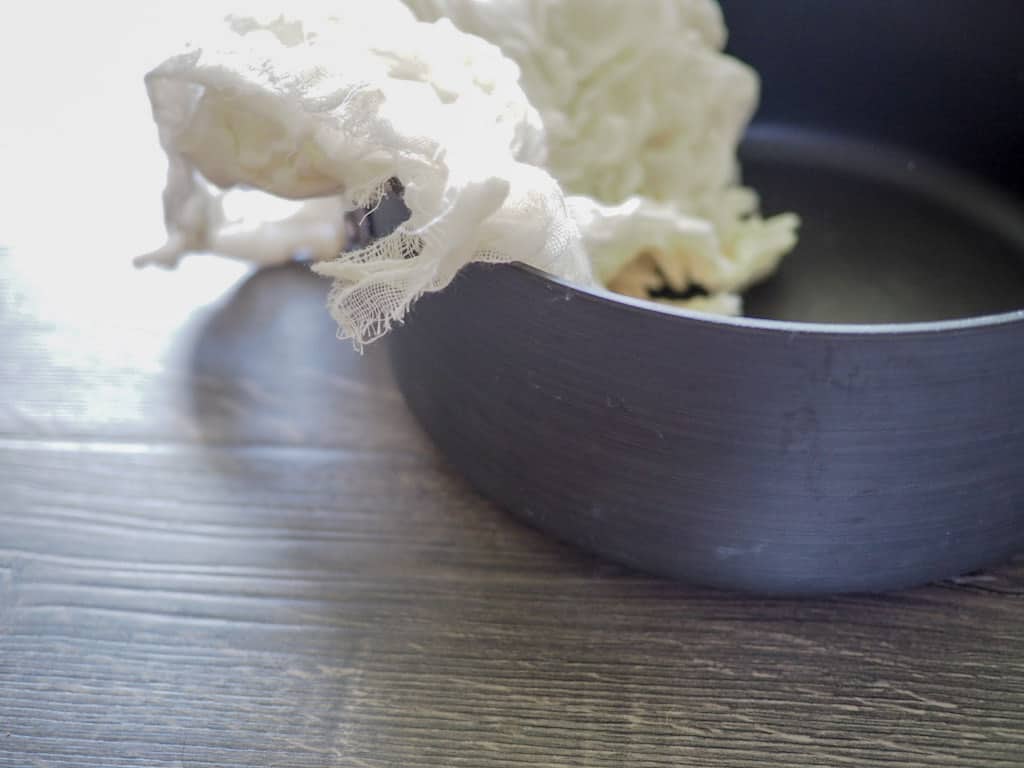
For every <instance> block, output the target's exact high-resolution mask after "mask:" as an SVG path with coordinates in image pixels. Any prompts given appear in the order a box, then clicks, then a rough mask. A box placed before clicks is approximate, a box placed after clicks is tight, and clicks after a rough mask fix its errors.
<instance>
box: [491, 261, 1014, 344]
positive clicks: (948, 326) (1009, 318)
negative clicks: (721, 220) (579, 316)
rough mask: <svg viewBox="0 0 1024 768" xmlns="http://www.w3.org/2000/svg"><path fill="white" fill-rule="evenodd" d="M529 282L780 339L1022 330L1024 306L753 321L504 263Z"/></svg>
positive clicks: (621, 305)
mask: <svg viewBox="0 0 1024 768" xmlns="http://www.w3.org/2000/svg"><path fill="white" fill-rule="evenodd" d="M497 266H511V267H513V268H515V269H517V270H519V271H520V272H522V273H523V274H525V275H527V276H528V277H529V278H531V279H534V280H539V281H541V282H543V283H546V284H547V286H548V287H549V288H550V287H557V288H558V289H560V290H562V291H565V292H566V293H567V298H573V297H575V298H586V299H588V300H590V301H594V302H597V303H600V304H604V305H608V306H612V307H616V308H621V309H625V310H627V311H630V312H641V313H646V314H651V315H661V316H663V317H666V318H671V319H672V321H673V322H684V323H693V324H697V325H701V326H705V327H713V328H720V329H722V330H724V331H727V332H732V331H735V332H738V333H739V332H744V331H755V332H760V333H766V334H773V335H780V336H789V337H791V336H794V335H801V336H822V337H826V336H857V337H891V336H905V335H914V336H927V335H939V334H949V333H956V332H963V331H980V330H985V329H989V328H992V329H995V328H1001V327H1004V326H1021V327H1022V328H1024V308H1022V309H1017V310H1012V311H1010V312H1000V313H996V314H989V315H974V316H971V317H964V318H954V319H950V320H931V321H923V322H914V323H811V322H800V321H794V320H770V319H767V318H757V317H730V316H726V315H712V314H708V313H706V312H697V311H695V310H692V309H685V308H683V307H675V306H671V305H668V304H659V303H657V302H654V301H648V300H645V299H637V298H633V297H631V296H623V295H622V294H618V293H613V292H612V291H609V290H607V289H606V288H602V287H600V286H589V285H582V284H579V283H575V282H572V281H570V280H566V279H564V278H561V277H558V276H556V275H552V274H551V273H548V272H545V271H543V270H541V269H538V268H536V267H532V266H530V265H528V264H522V263H519V262H516V263H513V264H509V265H497Z"/></svg>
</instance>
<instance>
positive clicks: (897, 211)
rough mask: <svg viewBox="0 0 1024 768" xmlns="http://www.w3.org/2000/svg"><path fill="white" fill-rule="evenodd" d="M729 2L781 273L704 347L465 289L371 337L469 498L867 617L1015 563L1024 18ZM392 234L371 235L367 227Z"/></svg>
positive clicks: (602, 312)
mask: <svg viewBox="0 0 1024 768" xmlns="http://www.w3.org/2000/svg"><path fill="white" fill-rule="evenodd" d="M924 5H925V4H922V3H920V2H919V0H885V1H884V2H883V0H861V1H860V2H857V3H821V2H818V1H817V0H786V2H785V3H764V2H762V0H732V1H731V2H723V10H724V12H725V14H726V19H727V20H728V22H729V25H730V28H731V31H732V38H731V41H732V42H731V48H732V50H733V51H734V52H735V53H736V54H737V55H738V56H740V57H741V58H743V59H745V60H746V61H748V62H749V63H751V64H752V65H753V66H754V67H755V68H757V69H758V70H759V72H760V73H761V75H762V79H763V83H764V85H763V92H764V96H763V106H762V110H761V112H760V113H759V117H758V120H757V122H756V124H755V126H754V128H753V129H752V131H751V133H750V135H749V137H748V140H747V142H746V143H745V145H744V147H743V151H742V160H743V167H744V180H745V181H746V182H747V183H749V184H750V185H752V186H753V187H755V188H756V189H758V190H759V191H760V192H761V194H762V199H763V208H764V210H765V212H766V213H774V212H779V211H782V210H793V211H797V212H798V213H799V214H800V215H801V217H802V219H803V221H804V225H803V228H802V230H801V242H800V245H799V246H798V249H797V250H796V251H795V252H794V253H793V254H792V255H791V256H790V257H789V258H788V260H787V261H786V262H785V263H784V265H783V267H782V269H781V270H780V271H779V273H778V274H777V275H776V276H775V277H773V278H772V279H771V280H769V281H768V282H766V283H764V284H763V285H761V286H758V287H757V288H755V289H754V290H753V291H751V292H750V293H749V295H748V296H747V303H746V308H747V315H748V316H747V317H746V318H743V319H720V318H712V317H707V316H701V315H697V314H692V313H688V312H684V311H677V310H672V309H663V308H658V307H654V306H652V305H649V304H646V303H642V302H637V301H633V300H630V299H625V298H622V297H617V296H613V295H611V294H608V293H605V292H603V291H596V290H591V289H585V288H579V287H575V286H572V285H569V284H566V283H564V282H561V281H558V280H554V279H552V278H550V277H548V276H545V275H543V274H540V273H537V272H535V271H531V270H528V269H525V268H522V267H518V266H502V267H485V266H474V267H471V268H469V269H467V270H465V271H464V272H463V273H462V274H460V276H459V277H458V278H457V279H456V281H455V282H454V283H453V284H452V285H451V286H450V287H449V288H448V289H447V290H445V291H444V292H441V293H439V294H435V295H431V296H428V297H425V298H424V299H422V300H421V301H420V302H419V303H418V304H417V305H416V308H415V310H414V312H413V314H412V316H411V317H410V318H409V321H408V322H407V324H406V325H405V326H404V327H402V328H401V329H399V330H398V331H397V332H396V333H394V334H393V338H392V339H391V341H390V345H391V355H392V359H393V363H394V369H395V373H396V377H397V379H398V382H399V385H400V387H401V389H402V391H403V393H404V395H405V398H406V400H407V402H408V404H409V407H410V408H411V409H412V411H413V412H414V413H415V414H416V416H417V417H418V418H419V420H420V421H421V423H422V424H423V426H424V428H425V429H426V430H427V432H428V433H429V434H430V435H431V437H432V438H433V440H434V441H435V442H436V443H437V445H438V446H439V447H440V449H441V450H442V451H443V452H444V454H445V455H446V456H447V457H448V459H449V460H450V461H451V463H452V464H453V465H454V466H455V467H456V468H457V469H458V470H459V471H460V472H461V473H463V474H464V475H465V476H466V477H467V478H468V480H469V481H470V482H471V483H472V484H473V485H474V486H475V487H476V488H477V489H478V490H479V491H480V492H481V493H482V494H483V495H485V496H487V497H488V498H490V499H493V500H494V501H496V502H497V503H498V504H499V505H501V506H502V507H504V508H505V509H507V510H509V511H510V512H513V513H515V514H517V515H519V516H521V517H522V518H524V519H526V520H527V521H529V522H530V523H531V524H533V525H535V526H537V527H539V528H542V529H544V530H546V531H548V532H550V533H552V534H553V535H555V536H558V537H559V538H562V539H565V540H568V541H571V542H574V543H576V544H577V545H579V546H581V547H583V548H585V549H588V550H590V551H593V552H597V553H599V554H602V555H604V556H606V557H609V558H612V559H614V560H617V561H619V562H622V563H626V564H629V565H632V566H635V567H637V568H640V569H642V570H645V571H649V572H653V573H657V574H661V575H665V576H669V577H673V578H679V579H683V580H686V581H690V582H694V583H699V584H704V585H710V586H717V587H724V588H733V589H743V590H748V591H754V592H760V593H768V594H813V593H827V592H851V591H880V590H889V589H895V588H902V587H908V586H912V585H915V584H920V583H923V582H926V581H929V580H932V579H937V578H944V577H950V576H955V575H958V574H960V573H964V572H967V571H971V570H974V569H977V568H982V567H985V566H988V565H991V564H994V563H998V562H1000V561H1001V560H1004V559H1006V558H1008V557H1010V556H1011V555H1013V554H1015V553H1017V552H1019V551H1021V550H1024V311H1022V309H1024V205H1022V202H1021V200H1022V198H1024V43H1022V42H1020V38H1019V30H1020V29H1022V28H1024V5H1022V4H1020V3H1019V2H1017V0H987V2H985V3H975V2H971V1H970V0H957V1H956V2H949V3H942V4H937V3H936V4H927V6H928V7H927V12H925V10H924V8H923V6H924ZM386 216H387V212H386V211H385V212H382V213H381V222H382V223H381V226H386V225H387V222H386V221H384V219H386Z"/></svg>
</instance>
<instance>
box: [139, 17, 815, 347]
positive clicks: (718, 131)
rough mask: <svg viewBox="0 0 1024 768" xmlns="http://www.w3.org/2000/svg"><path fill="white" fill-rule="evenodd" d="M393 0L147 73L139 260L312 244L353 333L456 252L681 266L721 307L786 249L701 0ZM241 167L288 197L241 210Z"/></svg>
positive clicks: (389, 317)
mask: <svg viewBox="0 0 1024 768" xmlns="http://www.w3.org/2000/svg"><path fill="white" fill-rule="evenodd" d="M409 5H411V6H412V7H413V8H414V10H416V12H417V13H419V14H420V15H421V16H422V17H423V18H425V19H429V21H420V20H418V19H417V18H416V17H415V16H414V15H413V12H412V11H410V10H409V8H407V7H406V5H404V4H402V3H400V2H398V0H374V2H372V3H371V2H355V1H353V0H338V1H337V2H335V3H333V4H331V5H330V6H329V7H330V10H329V11H328V10H324V9H325V7H327V4H323V3H318V4H315V5H297V4H296V3H290V4H289V6H288V9H287V11H284V12H270V13H262V14H261V13H258V12H255V13H254V12H253V11H251V10H247V12H246V14H244V15H238V16H231V17H228V19H227V20H226V21H225V22H224V23H223V24H222V25H221V26H220V27H219V28H217V29H213V30H210V31H209V34H206V35H205V36H206V38H208V39H202V40H201V41H200V42H198V43H196V44H194V45H193V46H192V47H190V48H189V49H186V50H185V51H184V52H182V53H181V54H179V55H177V56H174V57H172V58H170V59H168V60H167V61H165V62H164V63H163V64H161V65H160V66H159V67H157V68H156V69H155V70H153V71H152V72H151V73H149V75H148V76H147V78H146V85H147V88H148V92H149V96H150V100H151V102H152V105H153V114H154V118H155V120H156V123H157V126H158V129H159V134H160V141H161V144H162V146H163V148H164V150H165V152H166V153H167V156H168V163H169V166H168V182H167V188H166V190H165V193H164V206H165V218H166V223H167V228H168V242H167V244H166V245H165V246H164V247H163V248H161V249H160V250H158V251H156V252H154V253H152V254H149V255H147V256H145V257H142V258H141V259H140V261H142V262H143V263H152V262H156V263H163V264H168V265H170V264H174V263H176V261H177V260H178V259H179V258H180V257H181V256H182V255H183V254H185V253H188V252H192V251H213V252H219V253H222V254H225V255H232V256H240V257H243V258H248V259H251V260H254V261H257V262H260V263H273V262H275V261H281V260H284V259H287V258H290V257H291V256H292V255H293V254H294V253H296V252H303V253H306V254H310V255H312V256H313V257H314V258H315V259H318V260H319V261H318V262H317V263H316V264H315V266H314V269H315V270H316V271H317V272H319V273H321V274H323V275H326V276H329V277H331V278H333V279H334V286H333V288H332V290H331V293H330V298H329V308H330V311H331V313H332V314H333V316H334V317H335V319H336V320H337V321H338V324H339V327H340V330H341V334H342V335H343V336H346V337H350V338H352V339H353V340H354V341H355V343H356V344H357V345H360V344H364V343H367V342H370V341H373V340H374V339H376V338H378V337H379V336H381V335H382V334H384V333H386V332H387V331H388V330H389V329H390V328H391V326H392V325H393V324H394V323H396V322H399V321H401V320H402V319H403V318H404V316H405V314H406V312H407V311H408V309H409V308H410V306H411V305H412V303H413V302H414V301H415V300H416V298H418V297H419V296H421V295H422V294H423V293H425V292H429V291H436V290H440V289H442V288H444V287H445V286H446V285H447V284H448V283H449V282H450V281H451V279H452V278H453V277H454V275H455V274H456V273H457V272H458V270H459V269H460V268H461V267H463V266H464V265H465V264H467V263H469V262H471V261H491V262H521V263H525V264H530V265H532V266H535V267H537V268H539V269H541V270H544V271H546V272H549V273H551V274H555V275H558V276H561V277H564V278H566V279H569V280H572V281H576V282H581V283H595V282H597V283H601V284H607V285H611V286H612V287H613V288H615V289H616V290H620V291H621V292H624V293H631V294H633V295H646V292H647V291H650V290H659V289H661V288H665V287H668V288H671V289H674V290H676V291H685V290H687V289H688V288H690V287H692V286H693V285H697V286H700V287H701V288H702V289H703V290H704V291H705V292H707V293H708V294H709V295H708V296H707V297H702V298H700V299H699V300H698V301H700V302H701V304H702V306H703V307H705V308H710V309H715V310H718V311H727V312H735V311H738V309H739V300H738V297H737V295H736V292H737V291H739V290H742V289H743V288H744V287H746V285H748V284H750V283H751V282H753V281H755V280H757V279H760V278H761V277H763V276H764V275H766V274H767V273H769V272H770V271H771V270H772V269H774V267H775V265H776V264H777V262H778V260H779V258H781V256H782V255H783V254H784V253H785V252H786V251H788V250H789V249H790V248H791V247H792V245H793V243H794V242H795V236H794V229H795V226H796V222H795V219H794V217H791V216H784V217H776V218H775V219H771V220H763V219H761V218H760V216H758V215H757V213H756V209H757V200H756V196H755V195H753V193H752V192H750V191H749V190H745V189H743V188H741V187H739V186H738V185H737V184H736V179H737V168H736V163H735V147H736V143H737V142H738V140H739V138H740V136H741V134H742V131H743V128H744V127H745V125H746V122H747V120H748V119H749V117H750V114H751V113H752V110H753V107H754V104H755V103H756V98H757V80H756V76H755V75H754V74H753V73H752V72H751V71H750V70H749V68H747V67H745V66H744V65H742V64H740V63H739V62H736V61H735V60H734V59H731V58H729V57H726V56H724V55H723V54H721V53H720V48H721V46H722V45H723V43H724V27H723V26H722V23H721V17H720V14H719V13H718V9H717V6H716V5H715V4H714V3H711V2H709V1H708V0H643V1H642V2H637V3H613V2H610V0H531V1H529V2H523V1H522V0H491V1H490V2H482V1H481V0H462V1H461V2H444V0H425V1H422V2H421V1H418V0H410V2H409ZM622 6H626V8H625V10H623V9H622ZM640 6H642V7H643V9H644V10H642V9H641V8H640ZM449 17H450V18H449ZM638 18H639V19H640V21H637V20H636V19H638ZM630 19H632V21H629V20H630ZM453 21H454V24H453V23H452V22H453ZM460 28H461V29H460ZM470 32H472V33H477V34H480V35H482V36H484V37H488V38H490V39H493V40H494V42H495V43H497V44H498V45H493V44H491V43H489V42H486V41H485V40H484V39H483V38H482V37H477V36H475V35H474V34H469V33H470ZM499 46H501V47H500V48H499ZM524 89H525V91H524ZM392 179H396V180H398V181H399V182H400V183H401V185H402V188H403V199H404V201H405V204H406V206H407V207H408V209H409V211H410V217H409V219H408V220H407V221H406V222H405V223H403V224H402V225H401V226H399V227H398V229H397V230H396V231H394V232H393V233H392V234H389V235H387V236H385V237H382V238H381V239H379V240H377V241H375V242H373V243H371V244H370V245H368V246H366V247H365V248H362V249H360V250H355V251H349V252H342V246H343V242H342V239H343V219H344V213H345V212H346V211H351V210H361V209H370V208H372V207H373V206H374V205H376V204H377V203H378V202H379V201H380V199H381V197H382V195H383V194H384V193H385V192H386V191H387V190H388V189H389V188H390V183H391V180H392ZM239 186H242V187H253V188H255V189H258V190H262V191H264V192H267V193H270V194H272V195H275V196H278V197H282V198H288V199H293V200H298V201H302V204H301V206H300V208H299V209H298V210H297V211H296V212H295V213H294V214H293V215H291V216H290V217H287V218H284V219H281V220H278V221H272V222H264V223H261V224H260V225H258V226H256V227H254V228H252V227H250V228H248V229H246V228H240V227H239V225H238V223H237V222H234V221H232V220H230V219H229V218H228V216H227V215H226V213H225V207H224V205H223V191H224V190H226V189H230V188H233V187H239Z"/></svg>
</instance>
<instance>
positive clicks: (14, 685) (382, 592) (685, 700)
mask: <svg viewBox="0 0 1024 768" xmlns="http://www.w3.org/2000/svg"><path fill="white" fill-rule="evenodd" d="M0 487H3V488H5V489H6V502H5V504H4V505H3V506H2V508H0V530H2V531H3V537H2V541H0V569H2V570H0V573H3V574H4V577H3V582H2V583H3V584H4V585H5V586H4V593H3V594H4V597H3V603H2V605H3V608H2V613H0V627H2V629H0V690H2V691H3V696H2V697H0V723H2V724H3V725H2V726H0V745H2V746H0V764H3V765H12V766H14V765H33V764H36V765H108V766H118V765H137V764H140V763H145V764H146V765H151V766H164V765H211V766H220V767H222V768H223V767H227V766H243V765H275V766H293V765H294V766H299V765H303V766H309V765H324V766H327V765H365V766H385V765H409V766H414V765H474V766H492V765H493V766H513V765H522V764H531V765H567V764H568V765H586V766H603V765H608V766H612V765H623V764H629V765H642V766H662V765H664V766H669V765H687V764H699V765H709V766H755V765H757V766H763V765H787V766H788V765H842V764H851V765H878V766H883V765H884V766H893V765H900V766H938V765H949V766H954V765H956V766H961V765H981V764H984V765H992V766H1010V765H1020V755H1021V754H1024V731H1022V729H1021V728H1020V725H1021V723H1022V718H1024V655H1022V654H1021V651H1020V646H1019V643H1018V641H1017V639H1018V637H1019V636H1020V633H1021V631H1022V630H1024V611H1022V610H1021V600H1020V598H1019V596H1016V595H1013V594H995V593H994V592H992V591H988V590H995V589H997V588H1002V589H1003V590H1004V591H1012V590H1013V589H1015V588H1016V587H1015V585H1014V584H1013V583H1012V580H1013V579H1016V580H1017V582H1018V585H1017V586H1019V582H1020V580H1021V579H1024V568H1022V567H1021V566H1020V565H1018V566H1017V567H1015V568H1009V569H1004V571H1002V572H1001V578H1002V579H1003V581H1002V582H996V581H987V582H986V581H978V580H977V578H976V579H975V580H974V581H973V582H972V581H969V583H967V584H965V585H962V586H954V585H949V584H947V585H937V586H934V587H931V588H928V589H923V590H917V591H914V592H909V593H904V594H898V595H893V596H888V597H876V598H867V597H863V598H857V597H851V598H843V599H836V600H827V601H788V602H787V601H768V600H751V599H748V598H744V597H740V596H735V595H724V594H719V593H713V592H707V591H701V590H693V589H687V588H683V587H679V586H677V585H672V584H669V583H666V582H662V581H658V580H654V579H648V578H646V577H643V576H639V575H636V574H632V573H629V572H626V571H624V570H622V569H619V568H616V567H614V566H609V565H606V564H603V563H600V562H597V561H595V560H592V559H590V558H587V557H585V556H582V555H579V554H577V553H575V552H573V551H572V550H570V549H568V548H566V547H563V546H561V545H559V544H556V543H553V542H550V541H548V540H547V539H546V538H544V537H542V536H540V535H539V534H537V533H535V532H533V531H531V530H529V529H528V528H526V527H524V526H522V525H520V524H519V523H518V522H516V521H514V520H512V519H510V518H508V517H506V516H505V515H503V514H502V513H500V512H499V511H498V510H495V509H493V508H492V507H490V505H487V504H486V503H483V502H481V501H479V500H478V499H477V498H476V497H474V496H473V494H472V493H471V492H470V491H469V490H468V489H467V488H465V487H464V485H463V484H462V483H461V481H459V480H458V479H457V478H455V477H452V476H451V475H450V474H449V473H448V472H447V471H446V470H445V469H444V468H443V466H441V465H439V463H438V462H437V460H436V459H434V458H431V457H429V456H427V457H424V456H423V455H420V454H418V453H416V452H395V453H387V452H384V453H381V452H376V453H375V452H367V453H353V452H348V451H345V450H340V449H335V448H311V449H302V448H297V447H291V446H281V447H273V446H271V447H268V446H235V447H231V446H206V447H202V448H197V449H193V448H192V447H190V446H187V445H157V446H145V445H131V444H125V443H123V442H110V443H102V442H90V443H88V444H87V445H85V446H83V445H81V444H75V443H73V442H67V443H54V442H46V441H39V440H32V441H21V442H18V441H14V440H10V439H8V440H7V441H6V442H5V443H4V444H2V445H0ZM978 578H984V577H978ZM982 588H983V589H982Z"/></svg>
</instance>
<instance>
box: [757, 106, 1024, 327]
mask: <svg viewBox="0 0 1024 768" xmlns="http://www.w3.org/2000/svg"><path fill="white" fill-rule="evenodd" d="M741 159H742V161H743V171H744V181H745V182H746V183H748V184H750V185H751V186H753V187H754V188H755V189H757V190H758V191H759V193H760V194H761V197H762V203H763V209H764V210H765V212H766V213H773V212H778V211H783V210H791V211H796V212H798V213H799V214H800V216H801V219H802V221H803V226H802V227H801V231H800V243H799V245H798V246H797V248H796V250H795V251H794V252H793V253H792V254H790V255H789V256H788V257H787V258H786V260H785V261H784V262H783V265H782V267H781V268H780V270H779V271H778V272H777V273H776V275H774V276H773V277H772V278H771V279H769V280H768V281H766V282H764V283H762V284H761V285H759V286H756V287H755V288H753V289H751V290H750V291H748V293H747V295H746V301H745V314H746V315H748V316H750V317H756V318H767V319H773V320H790V321H797V322H814V323H906V322H928V321H936V320H952V319H958V318H965V317H974V316H980V315H989V314H996V313H1001V312H1009V311H1014V310H1019V309H1022V308H1024V205H1022V204H1021V202H1020V201H1018V200H1015V199H1014V198H1012V197H1011V196H1009V195H1006V194H1004V193H1002V192H1001V191H1000V190H998V189H996V188H994V187H990V186H987V185H986V184H984V183H983V182H981V181H980V180H978V179H974V178H970V177H968V176H965V175H963V174H961V173H958V172H954V171H952V170H949V169H946V168H944V167H942V165H940V164H938V163H936V162H934V161H933V160H930V159H928V158H924V157H919V156H916V155H915V154H914V153H913V152H911V151H906V150H901V149H898V148H890V147H882V146H878V145H872V144H869V143H863V142H860V141H853V140H847V139H843V138H840V137H837V136H829V135H827V134H822V133H811V132H806V131H802V130H797V129H791V128H785V127H778V126H755V127H754V128H753V129H752V130H751V131H750V134H749V136H748V138H747V141H746V142H745V144H744V147H743V150H742V153H741Z"/></svg>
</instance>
